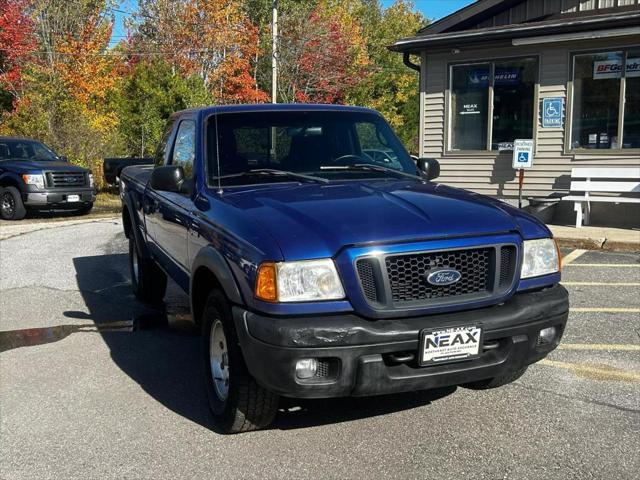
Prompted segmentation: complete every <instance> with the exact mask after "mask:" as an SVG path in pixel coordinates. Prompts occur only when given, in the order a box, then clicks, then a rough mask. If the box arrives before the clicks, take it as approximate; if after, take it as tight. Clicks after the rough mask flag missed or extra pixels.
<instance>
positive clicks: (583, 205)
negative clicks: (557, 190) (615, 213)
mask: <svg viewBox="0 0 640 480" xmlns="http://www.w3.org/2000/svg"><path fill="white" fill-rule="evenodd" d="M574 192H576V193H574ZM577 192H583V193H577ZM631 192H637V193H640V167H619V168H616V167H611V168H572V169H571V192H570V194H569V195H568V196H566V197H562V200H567V201H571V202H575V204H574V210H575V211H576V228H580V227H582V217H583V212H584V224H585V225H588V224H589V214H590V211H591V202H608V203H640V197H628V196H627V197H625V196H616V197H613V196H592V195H591V194H592V193H605V194H606V193H620V194H624V193H631Z"/></svg>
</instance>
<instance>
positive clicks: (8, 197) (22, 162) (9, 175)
mask: <svg viewBox="0 0 640 480" xmlns="http://www.w3.org/2000/svg"><path fill="white" fill-rule="evenodd" d="M95 199H96V192H95V189H94V186H93V175H92V174H91V172H89V170H87V169H86V168H82V167H78V166H77V165H72V164H70V163H68V162H67V161H66V159H65V158H64V157H60V156H58V155H57V154H56V153H55V152H54V151H53V150H51V149H50V148H48V147H47V146H45V145H44V144H43V143H41V142H38V141H36V140H30V139H25V138H16V137H0V216H1V217H2V219H3V220H20V219H22V218H24V216H25V215H26V214H27V209H30V210H75V211H77V212H78V213H80V214H86V213H89V212H90V211H91V208H92V207H93V202H95Z"/></svg>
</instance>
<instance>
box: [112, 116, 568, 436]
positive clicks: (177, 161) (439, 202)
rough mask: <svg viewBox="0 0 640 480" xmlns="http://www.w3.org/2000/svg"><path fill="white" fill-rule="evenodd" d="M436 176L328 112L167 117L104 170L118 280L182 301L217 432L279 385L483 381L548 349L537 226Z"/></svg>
mask: <svg viewBox="0 0 640 480" xmlns="http://www.w3.org/2000/svg"><path fill="white" fill-rule="evenodd" d="M380 152H382V153H380ZM438 174H439V164H438V162H437V161H435V160H433V159H418V161H417V162H414V161H413V160H412V159H411V158H410V156H409V154H408V153H407V151H406V150H405V149H404V147H403V146H402V144H401V143H400V141H399V140H398V138H397V137H396V136H395V134H394V133H393V131H392V130H391V128H390V127H389V125H388V124H387V123H386V122H385V120H384V119H383V117H382V116H381V115H380V114H379V113H377V112H375V111H373V110H369V109H365V108H357V107H345V106H331V105H246V106H245V105H236V106H220V107H208V108H200V109H194V110H186V111H182V112H178V113H176V114H174V115H173V116H172V117H171V119H170V121H169V123H168V126H167V129H166V132H165V134H164V138H163V140H162V142H161V144H160V145H159V147H158V150H157V154H156V157H155V164H154V165H153V166H130V167H127V168H125V169H124V170H123V172H122V176H121V185H120V188H121V197H122V200H123V225H124V230H125V234H126V236H127V237H128V239H129V258H130V270H131V281H132V286H133V290H134V292H135V294H136V295H137V297H138V298H140V299H142V300H144V301H146V302H151V303H156V304H159V303H161V302H162V299H163V296H164V294H165V289H166V285H167V276H170V277H171V278H172V279H173V280H174V281H175V282H176V283H177V284H178V285H179V286H180V287H181V288H182V289H184V290H185V292H187V293H188V294H189V296H190V302H191V311H192V315H193V319H194V320H195V321H196V322H197V323H198V324H199V325H200V328H201V330H202V358H203V361H204V371H205V379H204V380H205V386H206V394H207V398H208V401H209V405H210V407H211V411H212V413H213V417H214V419H215V422H216V424H217V425H218V427H219V428H220V429H221V430H222V431H224V432H241V431H247V430H252V429H257V428H261V427H264V426H266V425H268V424H269V423H270V422H271V421H272V420H273V418H274V415H275V413H276V411H277V406H278V398H279V396H287V397H294V398H328V397H345V396H368V395H381V394H388V393H398V392H408V391H415V390H422V389H432V388H438V387H444V386H452V385H463V386H466V387H469V388H475V389H485V388H493V387H498V386H501V385H505V384H507V383H509V382H512V381H514V380H516V379H517V378H519V377H520V376H521V375H523V373H524V372H525V370H526V369H527V366H528V365H530V364H531V363H534V362H536V361H538V360H540V359H542V358H544V357H545V356H546V355H547V354H548V353H549V352H550V351H551V350H553V349H554V348H555V347H556V346H557V345H558V343H559V341H560V339H561V337H562V334H563V331H564V327H565V324H566V322H567V316H568V296H567V291H566V290H565V289H564V288H563V287H562V286H561V285H560V284H559V281H560V256H559V253H558V249H557V246H556V243H555V242H554V240H553V239H552V236H551V233H550V231H549V230H548V229H547V227H546V226H545V225H544V224H542V223H541V222H540V221H538V220H536V219H535V218H533V217H531V216H529V215H527V214H525V213H523V212H522V211H520V210H518V209H516V208H513V207H511V206H509V205H507V204H506V203H503V202H500V201H499V200H496V199H492V198H489V197H485V196H482V195H478V194H475V193H471V192H466V191H463V190H459V189H456V188H452V187H449V186H446V185H442V184H437V183H435V182H433V180H434V179H435V178H436V177H437V176H438Z"/></svg>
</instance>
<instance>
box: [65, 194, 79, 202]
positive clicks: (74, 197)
mask: <svg viewBox="0 0 640 480" xmlns="http://www.w3.org/2000/svg"><path fill="white" fill-rule="evenodd" d="M79 201H80V195H67V202H79Z"/></svg>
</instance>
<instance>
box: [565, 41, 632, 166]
mask: <svg viewBox="0 0 640 480" xmlns="http://www.w3.org/2000/svg"><path fill="white" fill-rule="evenodd" d="M631 50H640V45H626V46H621V47H620V46H612V47H608V48H598V49H594V48H591V49H588V50H573V51H571V52H569V76H568V78H567V107H566V112H567V115H566V122H565V129H564V154H565V155H575V154H580V155H584V154H591V155H621V154H627V153H631V154H633V153H640V148H622V144H623V142H624V108H625V98H626V76H627V68H626V66H627V59H628V58H629V57H628V56H629V51H631ZM613 52H621V53H622V59H623V60H624V62H623V67H624V68H622V72H621V75H620V91H619V93H618V145H620V146H619V147H618V148H584V147H579V148H572V147H571V138H572V137H573V105H574V94H575V90H574V88H573V81H574V75H575V68H576V57H578V56H581V55H597V54H603V53H613Z"/></svg>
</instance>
